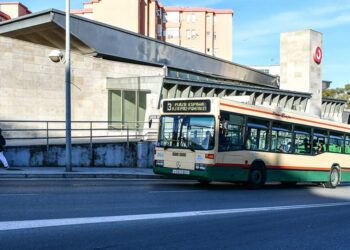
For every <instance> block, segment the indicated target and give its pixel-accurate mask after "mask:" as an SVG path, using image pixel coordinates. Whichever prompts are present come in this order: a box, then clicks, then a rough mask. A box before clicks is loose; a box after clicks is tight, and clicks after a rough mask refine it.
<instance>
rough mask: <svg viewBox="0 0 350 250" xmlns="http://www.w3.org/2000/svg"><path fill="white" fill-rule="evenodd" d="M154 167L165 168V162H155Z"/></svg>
mask: <svg viewBox="0 0 350 250" xmlns="http://www.w3.org/2000/svg"><path fill="white" fill-rule="evenodd" d="M154 166H155V167H159V168H161V167H164V161H163V160H155V161H154Z"/></svg>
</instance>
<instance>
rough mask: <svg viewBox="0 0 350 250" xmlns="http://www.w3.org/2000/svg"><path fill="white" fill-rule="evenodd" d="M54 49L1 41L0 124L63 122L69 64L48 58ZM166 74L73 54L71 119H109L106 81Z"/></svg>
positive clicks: (151, 68) (142, 67)
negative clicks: (26, 121) (65, 68)
mask: <svg viewBox="0 0 350 250" xmlns="http://www.w3.org/2000/svg"><path fill="white" fill-rule="evenodd" d="M51 50H52V48H49V47H44V46H40V45H35V44H32V43H26V42H22V41H18V40H15V39H8V38H3V37H0V54H1V59H0V75H1V77H0V89H1V91H0V107H1V109H0V120H65V74H64V67H65V65H64V64H61V63H59V64H55V63H52V62H51V61H50V60H49V59H48V54H49V53H50V51H51ZM163 75H164V70H163V68H161V67H153V66H144V65H136V64H131V63H123V62H114V61H109V60H103V59H99V58H94V57H92V56H89V55H86V56H83V55H80V54H75V53H73V55H72V83H73V84H74V86H72V88H71V89H72V120H73V121H74V120H84V121H88V120H96V121H107V120H108V89H107V86H106V85H107V78H125V77H139V76H163ZM141 88H142V87H141ZM160 89H161V85H159V90H160Z"/></svg>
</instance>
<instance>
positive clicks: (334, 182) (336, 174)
mask: <svg viewBox="0 0 350 250" xmlns="http://www.w3.org/2000/svg"><path fill="white" fill-rule="evenodd" d="M339 183H340V171H339V169H338V168H336V167H332V169H331V171H330V172H329V177H328V182H326V183H325V186H326V188H336V187H337V186H338V185H339Z"/></svg>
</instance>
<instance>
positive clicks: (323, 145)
mask: <svg viewBox="0 0 350 250" xmlns="http://www.w3.org/2000/svg"><path fill="white" fill-rule="evenodd" d="M312 141H313V145H312V147H313V153H314V154H322V153H323V152H326V151H327V145H328V132H327V130H322V129H314V133H313V138H312Z"/></svg>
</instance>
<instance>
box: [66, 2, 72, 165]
mask: <svg viewBox="0 0 350 250" xmlns="http://www.w3.org/2000/svg"><path fill="white" fill-rule="evenodd" d="M70 61H71V60H70V0H66V172H72V138H71V137H72V135H71V89H70V83H71V65H70Z"/></svg>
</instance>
